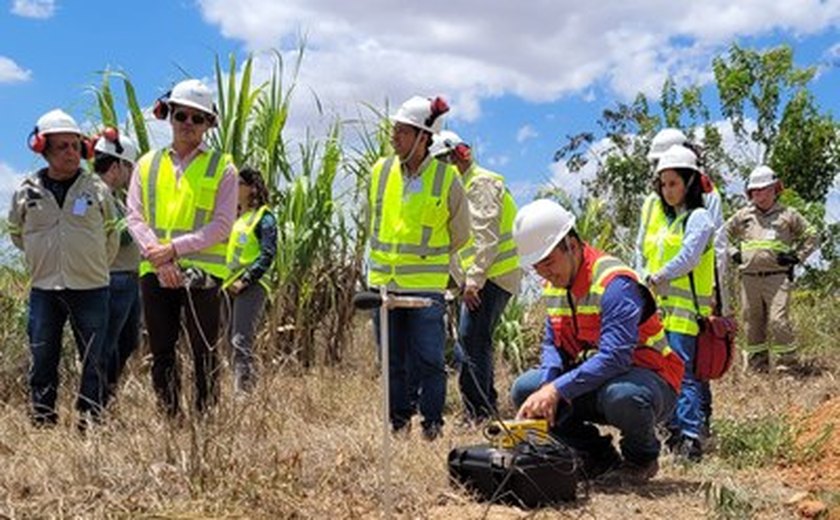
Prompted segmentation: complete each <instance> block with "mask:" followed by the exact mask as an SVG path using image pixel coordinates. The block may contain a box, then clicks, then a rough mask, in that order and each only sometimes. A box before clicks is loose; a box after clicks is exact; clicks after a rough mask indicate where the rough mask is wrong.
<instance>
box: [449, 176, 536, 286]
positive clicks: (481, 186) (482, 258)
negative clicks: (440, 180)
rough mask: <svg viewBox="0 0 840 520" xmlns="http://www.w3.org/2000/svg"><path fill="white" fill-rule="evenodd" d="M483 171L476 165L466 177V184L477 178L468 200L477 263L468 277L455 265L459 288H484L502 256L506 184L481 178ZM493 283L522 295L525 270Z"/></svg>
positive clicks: (499, 278)
mask: <svg viewBox="0 0 840 520" xmlns="http://www.w3.org/2000/svg"><path fill="white" fill-rule="evenodd" d="M481 171H482V170H481V168H480V167H477V166H476V165H475V163H473V164H472V165H471V166H470V168H469V170H467V172H466V174H465V175H464V179H465V181H466V180H467V179H469V178H470V177H471V176H473V175H476V177H475V178H474V179H473V180H472V183H471V184H470V187H469V189H468V190H467V200H468V202H469V208H470V220H471V222H472V228H471V230H472V236H473V246H474V247H475V262H474V263H473V265H471V266H470V268H469V269H468V270H467V272H466V273H464V272H463V271H462V270H461V268H460V264H458V265H453V266H452V267H453V270H452V271H453V276H454V278H455V280H456V281H457V282H458V285H464V283H471V284H473V285H475V286H477V287H478V288H482V287H484V284H485V283H486V281H487V272H488V271H489V270H490V267H492V265H493V262H494V261H495V260H496V256H497V255H498V252H499V242H500V239H501V234H502V232H501V222H502V209H503V207H504V195H505V184H504V182H502V181H501V180H500V179H498V178H495V177H491V176H489V175H481ZM491 280H492V281H493V283H495V284H496V285H498V286H499V287H501V288H502V289H504V290H505V291H507V292H509V293H510V294H512V295H514V296H516V295H518V294H519V289H520V284H521V280H522V270H521V269H516V270H514V271H511V272H509V273H505V274H503V275H501V276H496V277H493V278H492V279H491Z"/></svg>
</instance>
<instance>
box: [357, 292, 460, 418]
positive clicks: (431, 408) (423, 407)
mask: <svg viewBox="0 0 840 520" xmlns="http://www.w3.org/2000/svg"><path fill="white" fill-rule="evenodd" d="M406 296H408V294H406ZM412 296H423V297H426V298H431V299H432V300H434V304H432V306H431V307H426V308H420V309H391V310H390V311H388V332H389V334H388V347H389V349H388V355H389V356H390V357H389V367H388V368H389V370H388V374H389V379H390V381H389V384H390V391H389V393H388V395H389V399H390V407H391V410H390V415H391V425H392V426H393V427H394V429H400V428H402V427H403V426H405V425H406V424H408V422H409V421H411V416H412V414H413V413H414V410H413V407H412V401H413V399H412V397H411V395H410V393H411V390H410V387H411V386H412V385H411V382H412V381H415V382H416V384H417V391H418V392H419V407H420V413H421V414H423V427H424V428H427V427H430V426H432V425H440V424H443V405H444V401H445V400H446V368H445V366H444V359H443V348H444V343H445V341H446V331H445V329H444V324H443V315H444V312H446V308H445V304H444V301H443V295H442V294H437V293H414V294H412ZM374 328H375V329H376V334H377V338H379V313H378V312H376V313H375V314H374Z"/></svg>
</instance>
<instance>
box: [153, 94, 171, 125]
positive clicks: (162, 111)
mask: <svg viewBox="0 0 840 520" xmlns="http://www.w3.org/2000/svg"><path fill="white" fill-rule="evenodd" d="M152 113H153V114H154V115H155V118H156V119H161V120H163V119H166V118H167V116H169V103H167V102H166V101H163V100H161V99H158V100H157V101H155V107H154V108H153V109H152Z"/></svg>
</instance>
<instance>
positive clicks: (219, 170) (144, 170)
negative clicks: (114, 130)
mask: <svg viewBox="0 0 840 520" xmlns="http://www.w3.org/2000/svg"><path fill="white" fill-rule="evenodd" d="M229 163H230V157H229V156H227V155H225V154H222V153H220V152H217V151H210V152H204V153H201V154H199V155H198V156H197V157H196V158H195V159H193V160H192V162H190V164H189V166H188V167H187V169H186V170H185V171H184V172H183V173H182V174H181V177H180V178H176V175H175V168H174V165H173V164H172V159H171V157H170V156H169V150H168V149H162V150H156V151H154V152H151V153H149V154H146V155H145V156H143V157H142V158H141V159H140V161H139V165H138V171H139V173H140V186H141V189H142V197H143V212H144V217H145V220H146V223H147V224H148V225H149V227H150V228H151V229H152V231H154V233H155V236H156V237H157V239H158V241H159V242H160V243H161V244H168V243H170V242H171V241H172V240H173V239H175V238H177V237H180V236H183V235H187V234H190V233H194V232H195V231H197V230H199V229H201V228H202V227H203V226H205V225H206V224H208V223H209V222H210V220H211V219H212V216H213V211H214V210H215V205H216V193H217V192H218V189H219V184H220V183H221V180H222V176H223V174H224V171H225V169H226V168H227V166H228V164H229ZM226 250H227V244H226V243H225V242H220V243H218V244H214V245H212V246H209V247H207V248H205V249H202V250H201V251H197V252H194V253H188V254H185V255H182V256H181V257H179V258H178V265H180V266H182V267H189V266H195V267H198V268H200V269H202V270H203V271H206V272H207V273H209V274H211V275H213V276H216V277H218V278H222V279H225V278H226V277H227V274H228V270H227V267H226V261H225V260H226V258H225V256H226ZM151 272H154V267H153V266H152V264H151V263H150V262H148V261H146V260H143V261H142V262H141V263H140V275H141V276H142V275H144V274H147V273H151Z"/></svg>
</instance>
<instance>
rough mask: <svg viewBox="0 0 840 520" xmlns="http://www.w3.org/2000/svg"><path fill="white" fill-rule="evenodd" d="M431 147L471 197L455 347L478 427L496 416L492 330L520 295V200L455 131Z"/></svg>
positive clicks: (467, 415) (468, 416)
mask: <svg viewBox="0 0 840 520" xmlns="http://www.w3.org/2000/svg"><path fill="white" fill-rule="evenodd" d="M431 151H432V155H433V156H435V157H437V158H439V159H441V160H443V161H446V162H449V163H451V164H454V165H455V167H456V168H458V171H459V172H460V173H461V178H462V180H463V182H464V188H465V189H466V191H467V200H468V201H469V208H470V220H471V223H472V226H471V231H472V233H471V236H470V240H469V242H467V244H466V245H465V246H464V247H463V248H461V250H460V251H458V263H457V267H458V268H457V269H454V270H453V271H454V272H453V275H454V276H455V279H456V281H457V282H458V285H459V286H460V287H461V288H462V297H463V303H462V305H461V315H460V319H459V320H458V344H457V346H456V354H457V356H458V357H459V363H460V375H459V377H458V384H459V386H460V388H461V396H462V398H463V401H464V421H465V423H467V424H468V425H475V424H480V423H482V422H484V421H485V420H487V419H489V418H491V417H493V416H494V415H495V414H496V410H497V407H496V401H497V395H496V386H495V384H494V383H493V331H494V330H495V328H496V325H497V324H498V323H499V318H501V316H502V312H503V311H504V310H505V306H506V305H507V303H508V300H510V298H511V296H512V295H515V294H519V285H520V280H521V277H522V272H521V270H520V269H519V257H518V256H517V254H516V244H515V243H514V242H513V235H512V233H511V230H512V229H513V219H514V217H515V216H516V202H515V201H514V200H513V196H511V194H510V192H509V191H508V189H507V187H506V186H505V179H504V177H502V176H501V175H499V174H498V173H495V172H491V171H490V170H487V169H484V168H482V167H481V166H479V165H478V164H476V163H475V161H474V160H473V157H472V150H471V148H470V146H469V145H468V144H467V143H465V142H464V141H463V140H462V139H461V138H460V137H459V136H458V134H456V133H455V132H452V131H449V130H444V131H442V132H441V133H440V134H438V135H436V136H435V137H434V142H433V143H432V148H431Z"/></svg>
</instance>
